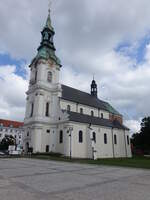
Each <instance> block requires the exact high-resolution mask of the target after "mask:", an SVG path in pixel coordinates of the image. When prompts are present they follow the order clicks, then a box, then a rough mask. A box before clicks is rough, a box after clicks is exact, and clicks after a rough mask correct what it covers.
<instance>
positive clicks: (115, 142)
mask: <svg viewBox="0 0 150 200" xmlns="http://www.w3.org/2000/svg"><path fill="white" fill-rule="evenodd" d="M114 144H117V135H114Z"/></svg>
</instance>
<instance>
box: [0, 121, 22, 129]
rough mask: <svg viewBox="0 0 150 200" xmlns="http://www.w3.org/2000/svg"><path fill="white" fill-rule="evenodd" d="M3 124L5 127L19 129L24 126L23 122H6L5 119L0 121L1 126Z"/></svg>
mask: <svg viewBox="0 0 150 200" xmlns="http://www.w3.org/2000/svg"><path fill="white" fill-rule="evenodd" d="M1 124H3V126H4V127H10V126H12V127H13V128H19V127H22V126H23V125H24V123H23V122H17V121H11V120H5V119H0V125H1Z"/></svg>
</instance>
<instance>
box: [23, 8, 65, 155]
mask: <svg viewBox="0 0 150 200" xmlns="http://www.w3.org/2000/svg"><path fill="white" fill-rule="evenodd" d="M41 34H42V39H41V43H40V46H39V48H38V52H37V55H36V57H35V58H34V59H33V60H32V62H31V64H30V66H29V67H30V82H29V89H28V91H27V93H26V94H27V99H26V113H25V120H24V124H25V138H24V148H25V150H27V149H28V148H32V149H33V152H45V151H47V152H49V151H55V135H56V131H57V125H56V124H57V121H58V120H59V119H58V118H59V117H58V115H59V114H58V113H59V109H60V108H59V97H60V96H61V86H60V84H59V71H60V68H61V63H60V60H59V59H58V57H57V56H56V55H55V50H56V49H55V46H54V42H53V37H54V35H55V32H54V29H53V27H52V24H51V18H50V10H49V13H48V17H47V20H46V24H45V26H44V28H43V30H42V32H41Z"/></svg>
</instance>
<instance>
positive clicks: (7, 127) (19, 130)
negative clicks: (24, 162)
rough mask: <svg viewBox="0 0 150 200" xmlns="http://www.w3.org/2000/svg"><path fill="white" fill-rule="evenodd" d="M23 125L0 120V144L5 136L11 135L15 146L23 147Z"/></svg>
mask: <svg viewBox="0 0 150 200" xmlns="http://www.w3.org/2000/svg"><path fill="white" fill-rule="evenodd" d="M23 125H24V123H23V122H18V121H11V120H5V119H0V142H1V141H2V139H3V138H4V137H5V136H6V135H12V136H13V138H15V141H16V145H19V146H20V147H23V136H24V129H23Z"/></svg>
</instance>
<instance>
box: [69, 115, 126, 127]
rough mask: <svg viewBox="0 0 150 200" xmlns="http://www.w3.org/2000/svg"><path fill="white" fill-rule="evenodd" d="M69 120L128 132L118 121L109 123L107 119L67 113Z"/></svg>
mask: <svg viewBox="0 0 150 200" xmlns="http://www.w3.org/2000/svg"><path fill="white" fill-rule="evenodd" d="M68 114H69V120H70V121H73V122H80V123H87V124H92V125H99V126H106V127H112V128H118V129H123V130H129V129H128V128H127V127H126V126H124V125H122V124H121V123H120V122H119V121H117V120H115V121H110V120H109V119H102V118H99V117H93V116H90V115H84V114H80V113H76V112H68Z"/></svg>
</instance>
